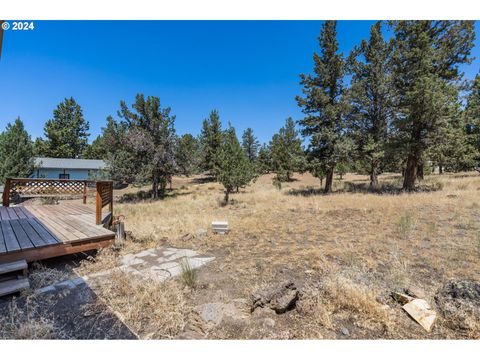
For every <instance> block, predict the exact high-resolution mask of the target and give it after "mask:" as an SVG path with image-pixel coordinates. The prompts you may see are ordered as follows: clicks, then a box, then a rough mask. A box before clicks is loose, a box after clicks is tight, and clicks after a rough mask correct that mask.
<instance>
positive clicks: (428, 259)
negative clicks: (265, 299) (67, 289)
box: [39, 173, 480, 338]
mask: <svg viewBox="0 0 480 360" xmlns="http://www.w3.org/2000/svg"><path fill="white" fill-rule="evenodd" d="M295 180H296V181H293V182H290V183H284V184H283V186H282V189H281V190H278V189H277V188H275V187H274V186H273V185H272V176H271V175H266V176H262V177H260V178H259V179H258V180H257V182H256V183H254V184H252V185H251V186H249V187H247V188H246V189H243V190H241V191H240V193H238V194H233V195H232V198H233V199H234V200H235V201H234V203H233V204H230V205H227V206H220V205H219V202H220V201H221V200H222V198H223V190H222V187H221V185H219V184H216V183H211V182H210V183H203V182H201V181H199V178H198V177H195V178H191V179H188V178H175V179H174V183H173V186H174V191H173V192H171V193H170V194H169V196H168V197H167V198H166V199H164V200H159V201H150V200H144V201H141V202H137V203H122V204H120V203H118V204H116V205H115V207H114V209H115V212H116V214H117V215H118V214H123V215H125V226H126V230H127V231H129V232H131V234H132V237H131V239H130V240H127V241H126V242H125V243H124V246H123V248H122V249H120V250H117V251H113V250H105V251H102V252H101V253H100V254H99V255H98V256H97V257H96V258H95V259H89V260H87V261H84V262H83V263H82V264H81V265H80V266H79V267H77V268H76V269H75V271H76V272H77V273H79V274H88V273H91V272H97V271H101V270H103V269H106V268H112V267H114V266H116V265H117V258H118V256H121V255H123V254H126V253H131V252H136V251H139V250H141V249H145V248H151V247H155V246H161V245H169V246H176V247H181V248H191V249H194V250H196V251H198V252H200V253H204V254H208V255H209V256H215V257H216V258H217V260H216V261H214V262H212V263H210V264H209V265H208V266H206V267H205V268H202V269H200V270H199V271H198V273H197V274H196V275H197V279H196V281H195V289H194V290H193V289H189V288H182V286H181V285H180V282H179V281H177V280H175V281H168V282H166V283H162V284H156V283H153V282H145V281H141V280H138V279H135V278H129V277H127V276H126V275H124V274H121V273H120V274H118V276H112V277H111V279H112V280H111V282H109V283H106V284H104V285H103V286H101V287H100V288H99V289H98V291H97V294H98V295H99V297H100V298H101V299H102V301H103V302H105V303H106V304H107V305H108V306H109V308H110V309H112V310H114V312H115V313H116V314H118V315H119V316H120V318H121V319H122V320H123V321H124V322H125V323H126V324H127V325H128V326H129V327H130V328H131V329H132V330H133V331H134V332H136V333H137V334H138V335H140V337H141V338H174V337H176V336H178V335H179V334H181V333H182V331H183V330H184V329H185V328H186V327H187V328H188V322H189V320H188V318H189V316H190V313H191V311H192V309H193V307H194V306H195V305H198V304H203V303H206V302H215V301H220V302H229V301H232V299H238V298H243V299H248V298H249V296H250V295H251V294H252V292H254V290H255V289H256V288H258V287H259V286H263V285H265V284H270V283H272V282H279V281H283V280H285V279H287V278H288V279H293V280H294V281H295V282H296V284H297V285H298V286H299V288H300V289H301V290H302V293H303V295H302V297H301V301H300V304H299V309H298V311H292V312H289V313H287V314H284V315H281V316H278V317H276V318H275V321H276V325H275V328H274V329H265V328H263V327H261V326H260V327H257V326H256V325H255V326H252V324H250V323H248V322H247V323H246V324H243V325H242V324H235V326H233V327H231V329H230V330H229V331H227V332H220V331H216V330H212V331H211V332H210V333H209V337H211V338H225V337H227V338H241V337H246V338H336V337H338V336H341V335H339V329H341V328H342V327H347V328H348V329H349V330H350V331H351V336H352V337H355V338H462V337H467V338H471V337H475V336H477V335H475V334H476V333H475V334H472V333H470V334H466V335H465V334H460V333H458V332H456V331H455V330H453V329H452V328H451V327H449V326H447V325H446V322H445V321H444V319H442V317H441V315H439V320H438V322H437V325H436V326H435V327H434V330H433V332H432V333H426V332H424V331H423V329H422V328H421V327H420V326H418V324H416V323H414V322H413V321H412V320H411V319H410V318H409V317H408V316H407V315H406V314H405V313H404V312H403V310H402V309H401V307H400V306H398V305H397V304H395V303H392V301H391V300H390V299H389V295H390V293H391V291H392V290H403V289H405V288H406V287H408V286H409V285H415V286H417V287H420V288H422V289H423V290H424V292H425V293H426V300H427V301H428V302H429V303H430V304H431V305H433V306H434V304H435V302H434V300H433V297H434V295H435V293H436V291H437V289H438V288H439V287H441V286H442V284H443V283H444V282H445V281H447V280H449V279H463V278H470V279H474V280H479V278H478V274H480V261H479V258H480V236H479V235H478V230H479V228H480V227H479V225H478V219H479V218H480V194H479V192H478V189H480V176H478V174H476V173H465V174H445V175H442V176H438V175H434V176H429V177H427V179H426V180H425V181H424V182H422V184H421V187H422V189H424V190H425V191H421V192H416V193H411V194H406V193H401V192H399V191H398V186H399V185H400V184H401V179H400V176H399V175H396V174H384V175H382V176H381V177H380V186H379V188H378V189H376V190H375V191H374V192H371V191H368V190H367V188H368V186H367V179H366V177H365V176H359V175H353V174H348V175H346V176H345V177H344V180H343V181H339V180H338V179H336V180H335V182H334V188H335V193H334V194H331V195H327V196H325V195H322V194H321V192H320V191H319V181H318V179H315V178H313V177H312V176H310V175H308V174H304V175H296V176H295ZM138 190H139V189H136V188H133V189H132V188H127V189H123V190H120V191H117V190H115V195H116V197H117V198H119V197H120V196H122V195H123V194H126V193H131V192H134V191H138ZM143 190H145V189H143ZM213 220H227V221H228V222H229V224H230V228H231V232H230V233H229V234H228V235H226V236H222V235H213V234H211V232H210V231H209V234H208V235H207V236H205V237H195V236H190V237H186V238H187V239H188V240H186V241H184V240H182V236H183V235H185V234H195V231H196V230H197V229H210V223H211V221H213ZM52 277H55V276H53V275H52ZM39 278H40V279H42V276H39ZM40 282H41V280H39V283H40ZM42 284H43V283H42Z"/></svg>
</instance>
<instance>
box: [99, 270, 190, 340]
mask: <svg viewBox="0 0 480 360" xmlns="http://www.w3.org/2000/svg"><path fill="white" fill-rule="evenodd" d="M98 295H99V296H100V297H101V298H102V299H103V300H104V302H105V303H106V305H107V306H109V307H110V308H111V309H112V310H113V311H115V312H116V313H117V314H119V316H120V318H121V319H122V321H124V322H125V323H126V324H127V325H128V326H129V327H130V328H131V329H132V330H133V331H135V332H136V333H137V334H138V335H139V336H140V337H141V338H153V339H162V338H173V337H175V336H176V335H178V334H179V333H180V332H181V331H182V330H183V329H184V327H185V324H186V319H187V316H188V313H189V308H188V307H187V302H186V297H185V293H184V292H183V291H182V289H181V286H179V284H178V283H177V282H175V281H166V282H163V283H159V282H157V281H145V279H137V278H135V277H132V276H130V275H128V274H125V273H123V272H121V271H118V272H117V273H115V274H113V275H112V277H111V279H110V281H108V282H107V283H106V284H105V285H104V286H102V287H101V288H100V289H99V294H98Z"/></svg>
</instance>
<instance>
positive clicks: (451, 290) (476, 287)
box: [435, 280, 480, 330]
mask: <svg viewBox="0 0 480 360" xmlns="http://www.w3.org/2000/svg"><path fill="white" fill-rule="evenodd" d="M435 303H436V304H437V306H438V308H439V310H440V312H441V313H442V314H443V316H444V317H445V319H446V320H447V323H448V325H449V327H451V328H454V329H456V328H458V329H463V330H469V329H472V327H473V326H475V324H478V323H479V322H480V283H479V282H476V281H472V280H452V281H448V282H447V283H445V284H444V285H443V287H441V288H440V289H439V290H438V291H437V293H436V294H435Z"/></svg>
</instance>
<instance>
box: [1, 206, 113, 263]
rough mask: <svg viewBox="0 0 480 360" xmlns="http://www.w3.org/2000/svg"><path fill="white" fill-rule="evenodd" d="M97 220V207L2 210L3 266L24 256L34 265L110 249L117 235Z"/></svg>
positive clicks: (3, 208)
mask: <svg viewBox="0 0 480 360" xmlns="http://www.w3.org/2000/svg"><path fill="white" fill-rule="evenodd" d="M95 219H96V217H95V209H94V207H93V206H89V205H82V204H73V203H62V204H58V205H34V204H26V205H24V206H13V207H8V208H7V207H2V206H0V263H2V262H4V261H6V259H12V258H14V259H22V254H23V253H25V254H26V255H25V259H27V260H28V261H32V260H36V259H44V258H48V257H55V256H60V255H62V254H69V253H75V252H78V251H84V250H83V249H93V248H95V247H96V246H101V247H102V246H108V244H111V242H112V241H113V239H114V238H115V233H114V232H112V231H110V230H108V229H106V228H104V227H103V226H102V225H96V223H95ZM96 243H98V244H100V245H95V244H96ZM57 248H58V250H56V249H57ZM97 248H98V247H97ZM75 249H78V250H75ZM37 250H38V251H37ZM36 254H38V255H36ZM56 254H59V255H56Z"/></svg>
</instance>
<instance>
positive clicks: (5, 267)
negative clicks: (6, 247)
mask: <svg viewBox="0 0 480 360" xmlns="http://www.w3.org/2000/svg"><path fill="white" fill-rule="evenodd" d="M27 268H28V264H27V262H26V261H25V260H18V261H12V262H8V263H4V264H0V275H2V274H8V273H11V272H15V271H24V272H25V271H26V270H27Z"/></svg>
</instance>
